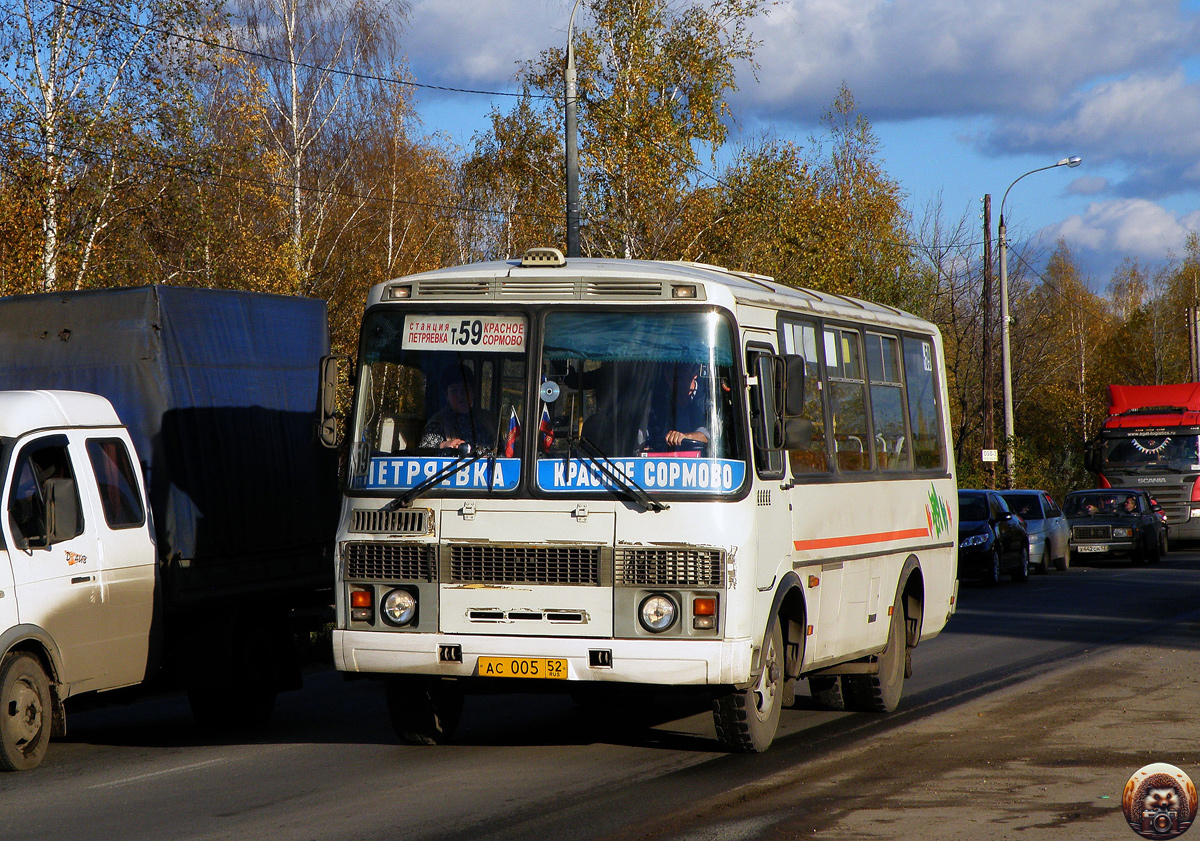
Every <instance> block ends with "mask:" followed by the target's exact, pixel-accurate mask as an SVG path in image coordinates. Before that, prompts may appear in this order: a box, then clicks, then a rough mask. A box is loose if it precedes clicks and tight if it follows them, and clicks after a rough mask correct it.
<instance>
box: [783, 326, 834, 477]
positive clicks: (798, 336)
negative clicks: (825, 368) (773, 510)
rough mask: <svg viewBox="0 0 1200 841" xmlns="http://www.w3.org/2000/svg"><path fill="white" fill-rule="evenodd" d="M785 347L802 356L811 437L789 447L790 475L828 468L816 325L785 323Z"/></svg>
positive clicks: (824, 470)
mask: <svg viewBox="0 0 1200 841" xmlns="http://www.w3.org/2000/svg"><path fill="white" fill-rule="evenodd" d="M783 339H784V349H785V351H786V352H787V353H794V354H797V355H799V356H803V357H804V382H805V388H804V414H803V415H802V417H803V418H804V419H805V420H807V421H811V422H812V438H811V439H810V440H809V442H808V444H807V446H804V447H800V448H797V449H794V450H788V464H789V465H790V466H791V470H792V475H793V476H803V475H806V474H811V473H828V472H829V447H828V445H827V443H826V436H825V431H826V430H825V407H824V398H825V391H824V388H823V385H822V382H821V359H820V356H819V351H818V349H817V328H816V325H815V324H813V323H812V322H809V321H801V322H794V323H787V324H785V325H784V330H783Z"/></svg>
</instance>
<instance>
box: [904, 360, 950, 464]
mask: <svg viewBox="0 0 1200 841" xmlns="http://www.w3.org/2000/svg"><path fill="white" fill-rule="evenodd" d="M904 380H905V383H906V384H907V385H908V428H909V431H910V433H911V435H912V454H913V461H914V462H915V465H916V468H917V469H918V470H929V469H937V468H944V467H945V466H946V455H945V448H944V446H943V441H942V416H941V413H940V412H939V411H938V404H937V381H936V378H935V375H934V359H933V342H932V341H930V340H929V339H925V338H919V339H918V338H910V337H905V339H904Z"/></svg>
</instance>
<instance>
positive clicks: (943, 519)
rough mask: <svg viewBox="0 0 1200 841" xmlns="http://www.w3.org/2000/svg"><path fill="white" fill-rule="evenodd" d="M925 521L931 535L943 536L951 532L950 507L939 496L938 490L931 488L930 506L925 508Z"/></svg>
mask: <svg viewBox="0 0 1200 841" xmlns="http://www.w3.org/2000/svg"><path fill="white" fill-rule="evenodd" d="M925 519H926V520H927V521H928V523H929V533H930V534H936V535H937V536H938V537H941V536H942V533H943V532H948V531H950V506H948V505H947V504H946V501H945V500H943V499H942V498H941V497H940V496H938V493H937V489H936V488H935V487H933V486H932V485H930V486H929V504H928V505H926V506H925Z"/></svg>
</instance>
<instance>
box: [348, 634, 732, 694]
mask: <svg viewBox="0 0 1200 841" xmlns="http://www.w3.org/2000/svg"><path fill="white" fill-rule="evenodd" d="M448 646H457V649H454V648H450V649H448V650H447V649H446V647H448ZM594 652H608V654H607V655H603V654H601V655H596V654H595V653H594ZM447 653H450V654H452V655H453V654H455V653H456V654H457V655H458V656H460V657H461V662H447V661H446V660H445V659H443V656H444V655H445V654H447ZM480 657H505V658H556V659H561V660H566V661H567V666H566V678H565V680H564V681H563V682H564V683H568V682H571V681H591V682H609V683H638V684H657V685H663V686H728V685H736V684H744V683H746V682H747V681H748V680H749V677H750V662H751V646H750V640H748V639H742V640H689V639H671V638H663V639H620V640H614V639H562V638H555V637H489V636H472V635H458V634H453V635H451V634H403V633H388V632H379V631H344V630H335V631H334V632H333V659H334V665H335V666H336V667H337V669H338V670H339V671H343V672H364V673H370V674H406V675H428V676H441V677H477V676H478V675H479V658H480ZM598 661H599V662H605V661H607V662H608V663H611V665H595V663H597V662H598ZM498 680H502V678H498Z"/></svg>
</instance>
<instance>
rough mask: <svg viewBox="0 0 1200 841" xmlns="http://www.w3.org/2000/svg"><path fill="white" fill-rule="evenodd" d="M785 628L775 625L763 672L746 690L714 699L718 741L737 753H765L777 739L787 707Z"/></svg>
mask: <svg viewBox="0 0 1200 841" xmlns="http://www.w3.org/2000/svg"><path fill="white" fill-rule="evenodd" d="M783 682H784V676H783V628H782V626H781V620H780V619H779V618H776V621H775V622H773V623H772V625H771V631H770V633H768V634H767V638H766V639H765V640H764V642H763V653H762V671H761V673H760V674H759V676H758V680H757V681H756V682H755V683H754V684H753V685H752V686H748V687H747V688H745V689H735V690H734V691H732V692H727V693H724V694H721V695H717V696H716V697H714V698H713V723H714V724H715V725H716V728H717V741H719V742H720V743H721V745H722V746H723V747H724V748H725V749H726V750H730V751H733V752H736V753H762V752H763V751H765V750H766V749H767V748H769V747H770V746H771V742H773V741H774V740H775V733H776V731H777V730H778V729H779V712H780V709H781V708H782V707H783Z"/></svg>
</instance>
